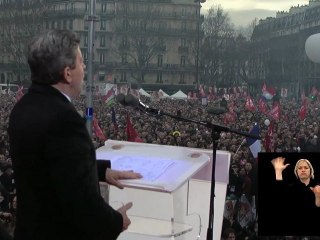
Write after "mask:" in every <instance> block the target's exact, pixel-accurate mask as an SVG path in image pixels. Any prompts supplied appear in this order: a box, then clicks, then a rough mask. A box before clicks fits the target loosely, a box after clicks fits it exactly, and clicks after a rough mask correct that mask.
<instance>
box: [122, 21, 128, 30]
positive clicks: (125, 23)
mask: <svg viewBox="0 0 320 240" xmlns="http://www.w3.org/2000/svg"><path fill="white" fill-rule="evenodd" d="M128 28H129V22H128V20H127V19H124V20H123V22H122V29H123V30H128Z"/></svg>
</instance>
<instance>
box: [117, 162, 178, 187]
mask: <svg viewBox="0 0 320 240" xmlns="http://www.w3.org/2000/svg"><path fill="white" fill-rule="evenodd" d="M174 163H175V162H174V160H168V159H161V158H154V157H152V159H151V158H146V157H129V156H117V157H115V158H114V159H112V169H116V170H124V171H126V170H133V171H135V172H138V173H140V174H141V175H142V176H143V179H144V180H146V181H150V182H154V181H156V180H157V179H158V178H159V177H160V176H161V175H162V174H163V173H164V172H165V171H166V170H167V169H168V168H169V167H170V166H172V165H173V164H174Z"/></svg>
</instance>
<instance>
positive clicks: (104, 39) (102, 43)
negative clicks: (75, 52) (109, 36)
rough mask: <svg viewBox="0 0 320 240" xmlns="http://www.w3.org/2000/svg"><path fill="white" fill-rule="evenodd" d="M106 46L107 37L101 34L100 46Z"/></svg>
mask: <svg viewBox="0 0 320 240" xmlns="http://www.w3.org/2000/svg"><path fill="white" fill-rule="evenodd" d="M105 46H106V37H105V36H104V35H103V36H100V47H105Z"/></svg>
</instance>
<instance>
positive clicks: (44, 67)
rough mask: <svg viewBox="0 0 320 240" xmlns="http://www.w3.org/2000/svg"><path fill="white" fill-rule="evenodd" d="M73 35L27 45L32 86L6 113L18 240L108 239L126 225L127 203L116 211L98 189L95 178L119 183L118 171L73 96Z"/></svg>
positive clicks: (78, 58)
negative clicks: (102, 156) (99, 149)
mask: <svg viewBox="0 0 320 240" xmlns="http://www.w3.org/2000/svg"><path fill="white" fill-rule="evenodd" d="M79 42H80V41H79V39H78V38H77V36H76V34H75V33H73V32H71V31H66V30H51V31H48V32H46V33H44V34H42V35H41V36H39V37H38V38H36V39H34V40H33V41H32V43H31V44H30V45H29V49H28V64H29V67H30V70H31V80H32V85H31V87H30V89H29V92H28V93H27V94H25V95H24V96H23V98H22V99H21V100H20V101H19V102H18V103H17V104H16V105H15V107H14V109H13V110H12V112H11V115H10V122H9V137H10V154H11V157H12V161H13V167H14V171H15V180H16V188H17V206H18V207H17V222H16V229H15V236H14V239H16V240H29V239H30V240H31V239H32V240H40V239H41V240H51V239H52V240H57V239H59V240H61V239H66V240H67V239H68V240H72V239H74V240H81V239H83V240H88V239H90V240H96V239H97V240H98V239H99V240H100V239H104V240H112V239H116V238H117V237H118V235H119V234H120V233H121V232H122V231H123V230H125V229H127V228H128V226H129V224H130V219H129V218H128V216H127V215H126V211H127V210H128V209H129V208H130V207H131V206H132V203H128V204H126V205H124V206H123V207H121V208H120V209H118V210H114V209H113V208H112V207H110V206H109V205H108V204H106V203H105V202H104V200H103V198H102V197H101V196H100V191H99V184H98V181H99V180H100V181H101V180H105V181H107V182H109V183H110V184H113V185H116V186H118V187H120V188H122V185H121V184H120V182H119V181H118V180H119V179H121V178H139V177H141V175H140V174H137V173H134V172H130V171H128V172H121V171H114V170H111V169H110V168H108V166H107V162H106V161H97V160H96V156H95V148H94V146H93V144H92V140H91V138H90V136H89V134H88V132H87V129H86V126H85V121H84V120H83V119H82V117H81V116H80V115H79V114H78V112H77V111H76V109H75V108H74V106H73V104H72V103H71V99H74V98H77V97H78V96H79V95H80V91H81V88H82V84H83V78H84V68H85V65H84V63H83V59H82V54H81V51H80V48H79Z"/></svg>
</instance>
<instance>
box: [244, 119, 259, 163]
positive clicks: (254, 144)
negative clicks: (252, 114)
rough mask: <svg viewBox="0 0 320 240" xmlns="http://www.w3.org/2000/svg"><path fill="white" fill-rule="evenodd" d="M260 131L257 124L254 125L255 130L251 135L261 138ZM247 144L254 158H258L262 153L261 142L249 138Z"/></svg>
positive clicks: (252, 130) (253, 129)
mask: <svg viewBox="0 0 320 240" xmlns="http://www.w3.org/2000/svg"><path fill="white" fill-rule="evenodd" d="M259 133H260V130H259V125H258V124H257V123H255V124H254V126H253V128H252V129H251V131H250V134H252V135H255V136H259ZM247 143H248V145H249V148H250V151H251V153H252V155H253V157H254V158H257V157H258V153H259V152H261V140H259V139H254V138H247Z"/></svg>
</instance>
